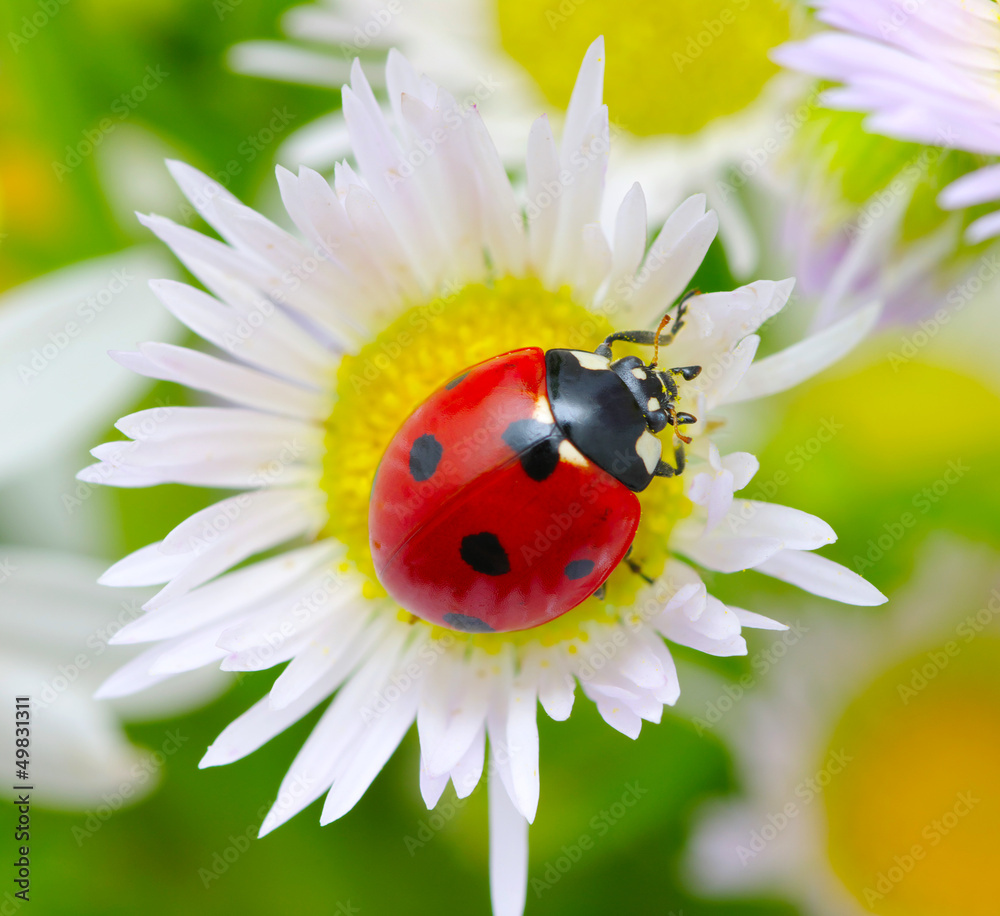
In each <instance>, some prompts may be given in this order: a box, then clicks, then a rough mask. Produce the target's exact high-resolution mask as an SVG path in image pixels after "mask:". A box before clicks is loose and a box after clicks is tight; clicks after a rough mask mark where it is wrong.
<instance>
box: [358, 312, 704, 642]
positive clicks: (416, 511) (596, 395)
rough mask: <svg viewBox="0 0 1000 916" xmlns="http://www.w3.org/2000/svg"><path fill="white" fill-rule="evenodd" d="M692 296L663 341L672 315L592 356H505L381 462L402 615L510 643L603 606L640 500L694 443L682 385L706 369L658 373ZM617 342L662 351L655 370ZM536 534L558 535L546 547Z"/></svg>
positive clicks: (377, 513)
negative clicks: (513, 633) (600, 598)
mask: <svg viewBox="0 0 1000 916" xmlns="http://www.w3.org/2000/svg"><path fill="white" fill-rule="evenodd" d="M690 295H692V294H690V293H689V294H688V295H687V296H685V297H684V299H682V301H681V303H680V305H679V307H678V311H677V317H676V319H675V320H674V322H673V325H672V327H671V329H670V331H669V332H668V333H662V334H661V331H662V329H663V328H664V327H665V326H666V324H667V323H668V321H669V316H667V317H665V318H664V319H663V321H662V322H661V324H660V327H659V328H657V330H656V331H623V332H617V333H615V334H612V335H610V336H609V337H608V338H607V339H606V340H605V341H604V342H603V343H602V344H601V345H600V346H598V347H597V348H596V349H595V350H594V351H586V350H569V349H555V350H548V351H546V352H543V351H542V350H541V349H539V348H537V347H527V348H524V349H520V350H512V351H510V352H508V353H503V354H500V355H498V356H494V357H492V358H491V359H487V360H485V361H484V362H481V363H479V364H477V365H475V366H472V367H470V368H469V369H466V370H465V371H464V372H462V373H460V374H459V375H457V376H455V377H454V378H452V379H450V380H449V381H448V382H446V383H445V384H444V385H443V386H442V387H440V388H439V389H438V390H437V391H435V392H434V393H433V394H431V395H430V397H428V398H427V399H426V400H425V401H424V402H423V403H422V404H421V405H420V406H419V407H417V409H416V410H414V411H413V413H412V414H410V416H409V417H408V418H407V419H406V420H405V421H404V423H403V425H402V426H401V427H400V428H399V430H398V431H397V432H396V434H395V436H394V437H393V439H392V441H391V442H390V443H389V446H388V448H387V449H386V451H385V454H384V455H383V456H382V460H381V462H380V463H379V466H378V470H377V472H376V475H375V481H374V483H373V485H372V494H371V503H370V510H369V522H368V531H369V541H370V546H371V555H372V559H373V561H374V564H375V571H376V574H377V575H378V578H379V581H380V582H381V583H382V585H383V586H384V587H385V589H386V591H387V592H388V593H389V594H390V595H391V596H392V597H393V598H394V599H395V600H396V601H397V602H398V603H399V604H400V606H401V607H403V608H405V609H406V610H407V611H409V612H410V613H412V614H414V615H415V616H417V617H420V618H422V619H424V620H426V621H428V622H430V623H433V624H437V625H440V626H444V627H448V628H450V629H453V630H462V631H466V632H504V631H510V630H523V629H528V628H530V627H536V626H538V625H540V624H543V623H545V622H547V621H549V620H552V619H553V618H555V617H558V616H560V615H561V614H564V613H566V612H567V611H569V610H572V609H573V608H574V607H576V606H577V605H578V604H580V603H581V602H582V601H584V600H586V599H587V598H588V597H590V596H591V595H593V594H595V593H600V590H601V589H602V586H603V583H604V581H605V580H606V579H607V578H608V576H609V575H610V574H611V572H612V571H613V570H614V569H615V567H616V566H618V564H619V563H621V562H622V560H623V559H625V558H626V555H627V554H628V551H629V549H630V547H631V544H632V539H633V537H634V536H635V532H636V529H637V528H638V525H639V516H640V504H639V500H638V499H637V498H636V496H635V493H636V492H641V491H642V490H644V489H645V488H646V487H647V486H648V485H649V484H650V482H651V481H652V480H653V478H654V477H673V476H675V475H678V474H680V473H682V472H683V470H684V464H685V457H684V446H683V444H681V443H683V442H689V441H690V440H689V439H687V438H686V437H685V436H683V435H681V434H680V432H679V431H678V429H677V428H678V426H680V425H683V424H686V423H693V422H695V417H693V416H692V415H691V414H688V413H683V412H680V411H677V410H676V409H675V405H676V402H677V400H678V396H679V395H678V388H677V378H678V377H680V378H682V379H684V380H688V381H689V380H691V379H693V378H695V377H696V376H697V375H698V373H699V372H700V371H701V368H700V367H699V366H685V367H681V368H675V369H666V370H663V369H659V368H658V367H657V358H658V355H659V347H660V346H661V345H665V344H668V343H669V342H670V341H671V340H673V338H674V337H675V336H676V334H677V332H678V330H679V329H680V328H681V326H682V325H683V317H684V314H685V307H686V303H687V300H688V298H689V297H690ZM616 341H627V342H630V343H635V344H641V345H651V346H654V348H655V349H654V354H653V359H652V360H650V362H648V363H644V362H643V361H642V360H641V359H640V358H639V357H637V356H626V357H623V358H620V359H616V360H612V354H611V347H612V344H613V343H615V342H616ZM668 426H669V427H671V428H672V430H673V433H674V435H675V436H676V438H677V439H678V440H680V441H679V442H678V444H677V445H676V446H675V448H674V455H673V458H674V461H673V463H672V464H671V463H670V462H667V461H665V460H663V458H662V457H661V451H662V447H661V442H660V440H659V439H658V438H657V437H656V435H655V434H656V433H659V432H662V431H663V430H664V429H666V428H667V427H668ZM539 531H547V532H548V533H549V535H550V536H549V537H546V538H544V539H543V541H544V542H543V543H541V544H539V541H538V538H537V537H536V534H537V532H539ZM553 532H558V533H557V534H556V535H555V536H554V537H552V536H551V535H552V533H553ZM539 547H541V548H542V549H539ZM633 568H634V569H636V570H637V567H635V566H633ZM637 571H638V570H637Z"/></svg>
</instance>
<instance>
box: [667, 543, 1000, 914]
mask: <svg viewBox="0 0 1000 916" xmlns="http://www.w3.org/2000/svg"><path fill="white" fill-rule="evenodd" d="M917 569H918V570H919V572H918V574H917V576H916V578H915V579H914V580H913V581H912V582H911V583H910V584H909V585H907V586H906V587H905V589H904V590H903V592H902V593H901V594H900V595H899V596H898V597H895V596H894V598H893V606H894V608H895V609H896V610H895V611H894V612H892V613H890V614H889V615H887V616H883V615H876V616H873V615H870V614H869V615H861V614H857V615H854V616H853V617H849V618H847V619H844V618H841V619H838V621H837V624H836V625H835V626H834V625H832V624H830V623H827V622H826V621H825V620H824V619H823V617H822V615H820V614H812V613H810V614H808V615H805V616H803V617H801V618H800V621H799V623H800V626H799V627H798V631H797V635H796V637H795V638H793V639H791V640H787V641H786V646H784V647H782V649H781V651H780V652H773V653H770V654H769V653H767V652H766V651H765V652H762V653H761V655H760V657H759V658H758V659H757V662H759V664H755V665H754V671H755V674H754V675H752V676H751V677H752V679H756V680H759V682H760V683H759V685H750V686H749V687H741V686H740V685H739V684H735V685H726V686H725V688H724V689H722V690H720V689H719V685H718V683H717V682H716V683H715V684H714V685H713V686H709V684H708V682H707V679H705V680H704V682H703V683H702V684H700V685H695V684H694V683H693V682H694V681H696V680H697V675H695V676H694V677H692V678H691V681H692V689H691V690H689V691H688V692H687V694H686V696H685V705H686V706H688V711H692V712H693V713H694V715H695V716H696V722H697V721H698V718H697V717H701V720H702V721H703V722H705V723H706V725H709V726H710V727H712V728H713V729H714V730H715V731H717V732H718V733H719V734H720V736H721V737H723V738H725V739H726V740H727V741H728V742H729V743H730V745H731V746H732V747H734V750H735V755H736V768H737V773H738V774H739V777H740V780H741V783H742V786H743V790H744V795H743V797H740V798H734V799H726V800H720V801H715V802H712V803H710V804H709V805H707V806H706V807H705V809H704V810H703V811H702V812H701V816H700V818H699V820H698V821H697V822H696V825H695V832H694V836H693V839H692V842H691V845H690V847H689V849H690V852H689V860H690V861H689V863H688V865H687V866H686V868H685V871H686V873H687V874H689V875H692V878H693V881H694V883H695V884H696V885H697V886H698V887H699V888H700V889H701V890H702V891H704V892H705V893H709V894H713V895H720V894H742V895H745V894H751V895H760V894H768V895H770V894H779V895H782V896H785V897H788V898H790V899H791V900H792V901H794V902H795V903H796V904H797V906H798V907H799V908H801V911H802V912H803V913H804V914H807V916H867V914H871V913H907V914H913V916H923V914H927V916H931V914H938V913H961V914H963V916H988V914H990V913H994V912H995V911H996V893H995V888H994V879H993V868H992V865H993V862H994V860H995V850H996V844H997V842H998V841H1000V792H998V790H997V786H998V785H1000V763H998V761H1000V756H998V754H997V749H998V747H1000V726H998V723H1000V717H998V715H997V710H998V709H1000V691H998V689H997V683H996V670H997V665H998V663H1000V638H998V637H1000V626H998V621H1000V588H998V586H1000V558H998V557H997V555H996V554H995V553H994V552H992V551H990V550H989V549H987V548H985V547H982V546H979V545H973V544H970V543H966V542H961V541H958V540H956V539H954V538H952V537H951V536H945V535H939V536H937V537H935V538H932V539H930V540H929V542H928V543H927V544H926V545H925V548H924V550H923V551H922V553H921V555H920V558H919V562H918V563H917ZM777 646H778V643H775V647H777ZM788 646H790V648H788ZM762 672H763V673H762ZM694 695H697V699H692V698H693V696H694ZM723 709H725V710H726V711H725V712H721V710H723ZM709 720H711V721H709Z"/></svg>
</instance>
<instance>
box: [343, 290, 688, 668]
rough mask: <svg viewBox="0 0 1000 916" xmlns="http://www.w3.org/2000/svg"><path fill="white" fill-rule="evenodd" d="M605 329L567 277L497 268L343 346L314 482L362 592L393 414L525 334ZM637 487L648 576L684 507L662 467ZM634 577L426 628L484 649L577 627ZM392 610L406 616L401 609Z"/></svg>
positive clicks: (631, 589) (630, 594) (559, 343)
mask: <svg viewBox="0 0 1000 916" xmlns="http://www.w3.org/2000/svg"><path fill="white" fill-rule="evenodd" d="M612 330H613V328H612V327H611V325H610V324H609V323H608V321H607V319H606V318H604V317H603V316H600V315H596V314H594V313H593V312H591V311H589V310H587V309H586V308H584V307H583V306H581V305H579V304H577V303H576V302H574V301H573V299H572V298H571V295H570V292H569V290H568V289H567V288H564V289H560V290H558V291H555V292H553V291H550V290H547V289H545V288H544V287H543V286H542V284H541V283H540V282H539V281H538V280H536V279H534V278H525V279H517V278H506V279H502V280H499V281H497V282H495V283H493V284H490V285H484V284H472V285H470V286H466V287H465V288H463V289H462V290H460V291H459V292H458V293H457V294H455V295H452V296H450V297H443V298H441V299H436V300H434V301H433V302H430V303H426V304H423V305H417V306H414V307H412V308H410V309H409V310H408V311H406V312H404V313H403V314H401V315H400V316H399V317H398V318H397V319H396V320H395V321H393V322H392V324H390V325H389V326H388V327H387V328H385V329H384V330H383V331H382V332H381V333H380V334H379V335H378V336H377V337H376V338H375V339H374V340H372V341H371V342H370V343H368V344H367V345H365V346H364V347H363V348H362V349H361V350H360V351H359V352H358V353H357V354H355V355H352V356H347V357H345V358H344V360H343V361H342V362H341V364H340V368H339V370H338V374H337V399H336V403H335V404H334V408H333V412H332V413H331V415H330V418H329V420H327V423H326V450H325V459H324V472H323V488H324V491H325V492H326V494H327V504H328V506H329V522H328V523H327V526H326V529H325V531H324V534H326V535H328V536H330V537H334V538H336V539H337V540H339V541H341V542H342V543H344V544H345V545H346V546H347V556H348V559H349V560H350V561H351V562H352V563H353V564H354V566H355V567H356V568H357V569H358V571H359V572H360V573H361V574H362V575H364V576H365V577H366V579H367V580H368V582H367V586H366V595H367V596H368V597H369V598H372V599H375V598H380V597H381V598H385V596H386V593H385V591H384V589H383V588H382V586H381V585H380V584H379V583H378V579H377V578H376V575H375V568H374V566H373V564H372V559H371V553H370V551H369V546H368V499H369V494H370V493H371V487H372V480H373V478H374V476H375V469H376V468H377V467H378V463H379V461H380V460H381V458H382V454H383V452H384V451H385V449H386V447H387V446H388V445H389V442H390V441H391V440H392V437H393V436H394V435H395V433H396V431H397V430H398V429H399V427H400V426H401V425H402V423H403V421H404V420H405V419H406V418H407V417H408V416H409V415H410V414H411V413H412V412H413V410H414V409H415V408H416V407H417V406H419V405H420V404H421V403H422V402H423V401H424V400H426V398H427V397H428V395H430V394H431V393H432V392H433V391H434V390H436V389H437V388H438V387H440V385H441V384H442V382H444V381H445V380H447V379H448V378H450V377H452V376H454V375H457V374H458V373H459V372H460V371H461V370H462V369H465V368H467V367H468V366H471V365H474V364H475V363H478V362H481V361H482V360H484V359H488V358H489V357H491V356H495V355H497V354H499V353H506V352H508V351H509V350H515V349H518V348H520V347H530V346H535V347H540V348H542V349H543V350H547V349H552V348H557V347H569V348H574V349H593V348H594V347H596V346H597V344H599V343H600V342H601V341H602V340H603V339H604V338H605V337H606V336H607V335H608V334H610V333H611V332H612ZM623 353H624V350H623ZM637 495H638V497H639V500H640V502H641V504H642V522H641V524H640V526H639V531H638V533H637V534H636V537H635V541H634V542H633V544H634V547H633V551H632V558H633V559H634V560H635V561H636V562H638V563H639V564H640V565H641V566H642V571H643V573H644V574H645V575H647V576H651V577H655V576H658V575H660V574H661V573H662V572H663V568H664V566H665V564H666V560H667V552H668V551H667V541H668V539H669V536H670V531H671V529H672V528H673V525H674V524H675V523H676V521H677V520H678V519H679V518H681V517H682V516H683V515H685V514H687V511H688V509H689V503H688V501H687V499H686V497H685V496H684V494H683V484H682V483H681V481H680V480H674V479H664V480H660V479H657V480H654V481H653V483H652V485H651V486H650V487H649V488H648V489H647V490H646V491H645V492H643V493H639V494H637ZM642 584H643V580H642V579H641V578H640V576H638V575H636V574H635V573H633V572H632V571H631V570H630V569H629V568H628V567H627V566H625V565H624V564H623V565H622V566H619V567H618V569H616V570H615V571H614V572H613V573H612V574H611V577H610V578H609V579H608V581H607V594H606V597H605V599H604V600H603V601H602V600H599V599H597V598H588V599H587V600H586V601H585V602H584V603H583V604H581V605H579V606H578V607H577V608H575V609H573V610H572V611H570V612H569V613H567V614H564V615H563V616H562V617H559V618H557V619H556V620H553V621H550V622H549V623H547V624H545V625H543V626H541V627H536V628H535V629H533V630H526V631H522V632H518V633H503V634H489V633H484V634H479V633H477V634H466V633H453V632H452V631H446V630H443V629H440V628H435V634H436V635H443V634H444V633H448V634H449V635H451V636H452V637H455V638H460V639H467V640H469V641H470V642H474V643H476V644H478V645H482V646H484V647H486V648H488V649H491V650H499V648H500V647H501V646H502V645H503V644H504V642H510V641H514V642H517V643H523V642H526V641H529V640H534V639H537V640H540V641H541V642H542V643H543V644H546V645H553V644H555V643H557V642H562V641H564V640H568V639H574V638H582V639H585V638H586V632H585V627H584V625H585V624H587V623H588V622H590V621H593V620H603V621H607V622H613V621H615V620H617V619H618V618H619V616H620V614H622V613H624V611H625V610H626V609H627V608H628V606H629V604H630V603H631V602H632V601H633V600H634V599H635V596H636V593H637V592H638V589H639V586H641V585H642ZM399 612H400V613H401V614H402V615H404V617H405V619H407V620H409V619H411V618H410V615H409V614H406V613H405V610H403V609H399ZM414 619H415V618H414Z"/></svg>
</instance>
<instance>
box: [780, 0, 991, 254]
mask: <svg viewBox="0 0 1000 916" xmlns="http://www.w3.org/2000/svg"><path fill="white" fill-rule="evenodd" d="M816 6H817V8H818V12H817V16H818V18H819V19H820V20H822V21H823V22H825V23H827V24H828V25H830V26H832V27H833V31H824V32H820V33H819V34H817V35H814V36H812V37H811V38H809V39H807V40H806V41H803V42H801V43H795V44H790V45H786V46H784V47H782V48H780V49H778V50H777V51H775V52H774V54H773V57H774V59H775V60H777V61H779V62H780V63H782V64H784V65H785V66H787V67H791V68H794V69H796V70H800V71H803V72H805V73H810V74H813V75H815V76H819V77H822V78H823V79H827V80H834V81H836V82H839V83H843V84H844V85H842V86H838V87H835V88H833V89H829V90H827V91H826V92H825V93H824V94H823V96H822V101H823V102H824V104H826V105H828V106H829V107H831V108H837V109H845V110H848V111H862V112H870V115H869V117H868V118H867V119H866V121H865V125H866V127H867V129H869V130H871V131H872V132H874V133H879V134H884V135H885V136H888V137H895V138H898V139H901V140H910V141H915V142H917V143H924V144H929V145H931V146H935V147H946V148H949V149H957V150H965V151H967V152H969V153H972V154H976V155H979V156H982V157H988V158H987V159H986V160H984V162H987V163H988V164H983V163H982V162H981V163H980V164H981V165H982V167H981V168H977V169H975V170H972V171H968V174H964V175H962V176H961V177H960V178H958V179H957V180H955V181H954V182H953V183H952V184H950V185H949V186H948V187H947V188H945V189H944V191H943V192H942V193H941V195H940V197H939V203H940V205H941V206H942V207H944V208H946V209H949V210H956V209H962V210H964V209H967V208H970V207H974V206H976V205H980V204H985V203H988V202H996V201H998V200H1000V165H998V164H996V163H995V162H994V161H993V157H996V156H998V155H1000V100H998V96H997V71H998V69H1000V21H998V18H997V10H998V7H997V4H996V2H995V0H939V2H934V3H918V2H913V0H818V2H817V4H816ZM996 235H1000V212H993V213H989V214H987V215H985V216H981V217H979V218H978V219H975V220H974V221H973V222H972V223H971V224H970V225H969V226H968V228H967V230H966V238H967V240H968V241H969V242H970V243H976V242H980V241H982V240H984V239H988V238H992V237H994V236H996Z"/></svg>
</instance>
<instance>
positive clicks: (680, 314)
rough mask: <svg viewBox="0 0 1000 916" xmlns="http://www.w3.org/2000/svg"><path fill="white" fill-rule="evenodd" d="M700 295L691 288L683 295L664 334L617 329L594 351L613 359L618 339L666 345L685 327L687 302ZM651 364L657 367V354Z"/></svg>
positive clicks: (648, 345)
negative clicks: (614, 347)
mask: <svg viewBox="0 0 1000 916" xmlns="http://www.w3.org/2000/svg"><path fill="white" fill-rule="evenodd" d="M697 295H700V291H699V290H696V289H692V290H689V291H688V292H686V293H685V294H684V295H683V296H682V297H681V301H680V302H678V303H677V317H676V318H674V323H673V324H672V325H671V326H670V330H669V331H667V332H666V333H664V334H659V333H658V330H657V331H617V332H616V333H614V334H611V335H609V336H608V337H606V338H605V340H604V343H602V344H600V345H599V346H598V347H597V348H596V349H595V350H594V352H595V353H596V354H597V355H598V356H603V357H604V358H605V359H611V345H612V344H613V343H614V342H615V341H616V340H623V341H627V342H628V343H634V344H641V345H642V346H646V347H651V346H655V347H657V348H659V347H666V346H668V345H669V344H670V343H671V342H672V341H673V339H674V338H675V337H676V336H677V332H678V331H680V329H681V328H682V327H684V316H685V315H686V314H687V304H688V301H689V300H690V299H691V298H692V297H693V296H697ZM650 366H651V367H653V368H655V366H656V354H654V356H653V361H652V362H651V363H650Z"/></svg>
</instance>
